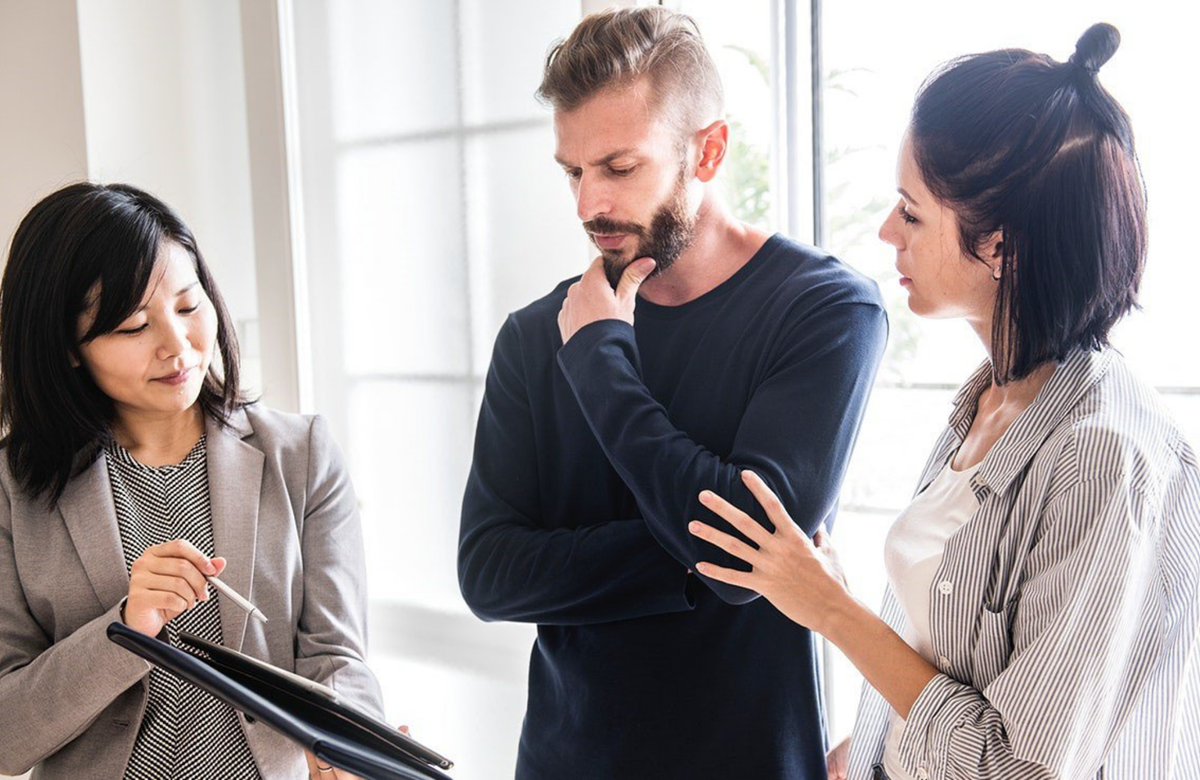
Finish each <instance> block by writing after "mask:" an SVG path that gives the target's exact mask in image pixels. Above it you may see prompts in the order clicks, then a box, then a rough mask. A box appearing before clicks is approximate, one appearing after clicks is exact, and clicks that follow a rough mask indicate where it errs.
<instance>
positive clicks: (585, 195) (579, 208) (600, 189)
mask: <svg viewBox="0 0 1200 780" xmlns="http://www.w3.org/2000/svg"><path fill="white" fill-rule="evenodd" d="M608 211H609V198H608V193H607V192H606V188H605V187H604V185H603V184H602V183H601V182H598V181H596V180H594V179H591V178H589V177H588V175H587V174H586V173H585V174H583V175H582V176H580V177H579V183H578V184H576V185H575V213H576V214H577V215H578V216H579V220H580V221H581V222H590V221H591V220H593V219H595V218H596V217H599V216H601V215H603V214H607V213H608Z"/></svg>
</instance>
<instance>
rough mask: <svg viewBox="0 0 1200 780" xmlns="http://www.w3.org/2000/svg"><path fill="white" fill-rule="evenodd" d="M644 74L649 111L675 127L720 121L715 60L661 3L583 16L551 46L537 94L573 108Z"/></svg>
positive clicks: (682, 19) (685, 21)
mask: <svg viewBox="0 0 1200 780" xmlns="http://www.w3.org/2000/svg"><path fill="white" fill-rule="evenodd" d="M643 77H645V78H649V79H650V83H651V85H652V86H653V88H654V94H655V97H656V99H657V101H658V105H657V106H656V108H657V109H658V110H660V111H665V112H668V119H669V120H670V121H671V122H673V123H674V124H675V125H676V126H677V127H678V128H679V130H680V131H681V132H685V133H690V132H692V131H695V130H699V129H700V128H701V127H704V126H705V125H707V124H708V123H709V122H712V121H714V120H716V119H719V118H721V113H722V112H723V111H724V102H725V95H724V91H723V89H722V87H721V77H720V76H719V75H718V74H717V68H716V65H714V64H713V61H712V57H710V56H709V53H708V50H707V49H706V48H705V47H704V41H703V39H702V38H701V37H700V30H699V28H698V27H697V26H696V23H695V22H694V21H693V20H692V19H691V17H689V16H685V15H684V14H680V13H676V12H674V11H671V10H669V9H666V8H662V7H661V6H644V7H640V8H619V9H610V10H607V11H601V12H599V13H594V14H589V15H588V16H586V17H584V18H583V21H581V22H580V23H579V25H578V26H577V27H576V28H575V29H574V30H573V31H572V32H571V34H570V36H568V37H567V38H566V40H560V41H558V42H556V43H555V44H554V46H553V47H552V48H551V49H550V53H549V54H548V55H547V57H546V67H545V71H544V73H543V76H542V84H541V86H540V87H539V88H538V91H537V96H538V98H539V99H540V100H541V101H542V102H544V103H547V104H549V105H551V106H552V107H553V108H554V109H555V110H556V111H572V110H574V109H576V108H578V107H579V106H581V105H582V104H583V103H585V102H586V101H587V100H589V99H590V98H592V97H594V96H596V95H597V94H599V93H601V92H604V91H606V90H609V89H614V88H623V87H628V86H630V85H631V84H633V83H634V82H635V81H637V80H639V79H641V78H643Z"/></svg>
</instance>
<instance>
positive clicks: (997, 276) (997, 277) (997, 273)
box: [992, 266, 1002, 282]
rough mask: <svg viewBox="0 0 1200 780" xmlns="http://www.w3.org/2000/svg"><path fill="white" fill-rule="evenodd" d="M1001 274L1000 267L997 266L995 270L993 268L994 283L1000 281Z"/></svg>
mask: <svg viewBox="0 0 1200 780" xmlns="http://www.w3.org/2000/svg"><path fill="white" fill-rule="evenodd" d="M1001 273H1002V272H1001V269H1000V266H996V267H995V268H993V269H992V281H996V282H998V281H1000V275H1001Z"/></svg>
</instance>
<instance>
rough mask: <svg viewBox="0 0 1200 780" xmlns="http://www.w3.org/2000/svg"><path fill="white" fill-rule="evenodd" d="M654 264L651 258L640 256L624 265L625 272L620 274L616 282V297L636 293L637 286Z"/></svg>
mask: <svg viewBox="0 0 1200 780" xmlns="http://www.w3.org/2000/svg"><path fill="white" fill-rule="evenodd" d="M654 265H655V263H654V260H652V259H651V258H649V257H640V258H638V259H637V260H634V261H633V262H632V263H630V264H629V265H628V266H626V267H625V273H623V274H621V281H619V282H617V297H618V298H622V297H624V298H632V297H633V296H635V295H637V291H638V288H639V287H641V286H642V282H644V281H646V278H647V277H648V276H650V273H651V272H652V271H653V270H654Z"/></svg>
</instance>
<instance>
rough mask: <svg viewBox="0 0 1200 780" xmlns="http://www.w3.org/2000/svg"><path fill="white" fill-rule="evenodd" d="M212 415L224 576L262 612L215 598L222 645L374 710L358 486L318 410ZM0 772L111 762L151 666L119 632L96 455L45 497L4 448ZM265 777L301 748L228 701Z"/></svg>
mask: <svg viewBox="0 0 1200 780" xmlns="http://www.w3.org/2000/svg"><path fill="white" fill-rule="evenodd" d="M230 422H231V425H230V427H229V428H222V427H219V426H217V425H215V424H214V423H212V422H211V421H210V422H209V423H208V426H207V427H208V479H209V493H210V495H211V500H212V521H213V538H214V540H215V549H216V553H217V555H220V556H224V557H225V558H226V559H228V561H229V563H228V566H227V568H226V573H225V574H223V575H222V577H221V578H222V579H223V580H225V581H226V582H227V583H229V584H230V585H231V586H232V587H233V588H234V589H235V590H237V591H238V592H239V593H241V594H243V595H245V596H246V597H247V598H249V599H250V600H251V601H253V602H254V603H255V604H256V605H258V607H259V608H260V609H261V610H262V611H263V612H264V613H265V614H266V615H267V617H268V618H269V622H268V623H266V624H263V623H259V622H258V621H255V620H247V615H246V613H245V612H243V611H242V610H240V609H239V608H238V607H237V606H235V605H234V604H232V603H230V602H229V601H228V600H227V599H224V598H220V597H218V598H220V606H219V609H220V614H221V631H222V635H223V637H224V642H225V644H226V645H227V646H229V647H232V648H235V649H238V650H241V651H242V652H244V653H248V654H250V655H252V656H255V657H257V658H261V659H264V660H266V661H269V662H270V663H273V664H275V665H276V666H280V667H282V668H284V669H290V670H294V671H295V672H296V673H297V674H300V675H303V676H304V677H308V678H310V679H313V680H319V681H321V682H324V683H325V684H326V685H329V686H331V687H333V688H335V689H336V690H338V691H339V692H340V693H342V694H343V695H344V696H345V697H346V698H348V699H351V700H353V701H356V702H358V703H359V704H362V705H364V706H366V707H367V708H368V709H371V710H374V711H375V712H376V713H381V712H382V698H381V695H380V692H379V686H378V683H377V682H376V681H375V678H374V676H373V675H372V674H371V672H370V670H369V669H368V668H367V666H366V663H365V661H364V657H365V652H366V647H365V645H366V636H365V635H366V626H365V623H366V608H367V604H366V587H365V579H366V577H365V568H364V561H363V543H362V533H361V528H360V524H359V516H358V506H357V503H356V500H355V497H354V490H353V488H352V487H351V485H350V480H349V477H348V475H347V473H346V469H345V466H344V464H343V462H342V458H341V453H340V452H339V451H338V448H337V445H336V444H335V443H334V441H333V438H332V436H331V435H330V433H329V430H328V428H327V426H326V425H325V423H324V422H323V421H322V420H321V418H319V417H302V416H300V415H294V414H284V413H282V412H276V411H272V410H270V409H266V408H263V407H261V406H258V405H251V406H248V407H246V408H245V410H243V411H239V412H237V413H236V414H235V415H234V416H233V418H232V419H231V421H230ZM0 491H2V495H0V773H8V774H20V773H22V772H24V771H26V770H28V769H29V768H30V767H35V766H36V768H35V770H34V773H33V778H36V779H40V780H54V779H57V778H63V779H64V780H65V779H66V778H71V779H72V780H75V779H76V778H83V777H87V778H96V779H97V780H101V779H102V778H120V777H121V776H122V775H123V774H124V771H125V765H126V763H127V762H128V759H129V755H130V752H131V751H132V749H133V743H134V740H135V738H136V737H137V733H138V726H139V724H140V723H141V720H142V716H143V713H144V712H145V707H146V698H147V695H148V675H147V673H148V672H149V670H150V667H149V665H148V664H147V663H145V662H144V661H142V660H141V659H140V658H138V657H136V656H134V655H133V654H132V653H129V652H127V651H126V650H124V649H122V648H120V647H118V646H116V645H114V644H113V643H111V642H109V641H108V638H107V637H106V636H105V633H104V632H105V628H106V627H107V626H108V624H109V623H111V622H112V621H114V620H119V612H118V610H119V604H120V602H121V600H122V599H123V598H124V597H125V595H126V594H127V592H128V589H129V576H128V574H127V572H126V569H125V561H124V558H123V556H122V550H121V539H120V536H119V533H118V530H117V518H116V510H115V508H114V505H113V497H112V489H111V486H110V484H109V481H108V469H107V466H106V465H105V460H104V458H103V457H102V458H100V459H98V460H97V461H96V462H95V463H93V464H92V465H91V466H90V467H88V469H87V470H86V471H84V472H83V473H82V474H80V475H79V476H77V477H75V478H74V479H72V480H71V482H70V483H69V484H68V485H67V488H66V492H65V493H64V494H63V496H62V499H61V500H60V501H59V502H58V505H57V506H56V507H55V508H54V509H47V508H46V505H45V502H44V501H36V500H31V499H30V498H29V496H27V495H26V494H25V492H24V491H23V490H22V489H21V488H20V487H19V486H18V485H17V484H16V483H15V482H14V480H13V477H12V475H11V473H10V472H9V470H8V459H7V454H6V453H4V452H3V451H0ZM239 719H240V721H241V725H242V729H243V730H244V732H245V734H246V740H247V741H248V742H249V745H250V750H251V752H252V753H253V754H254V759H255V761H256V762H257V764H258V768H259V771H260V772H261V773H262V776H263V778H264V780H271V779H272V778H296V777H304V776H305V774H306V771H307V770H306V767H305V762H304V757H303V753H302V752H301V750H300V749H299V748H298V747H296V746H295V745H294V744H292V743H291V742H289V741H288V740H286V739H284V738H283V737H282V736H280V735H279V734H277V733H276V732H274V731H272V730H271V729H269V728H268V727H266V726H264V725H262V724H261V723H247V722H246V720H245V719H244V718H242V717H241V716H240V715H239Z"/></svg>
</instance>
